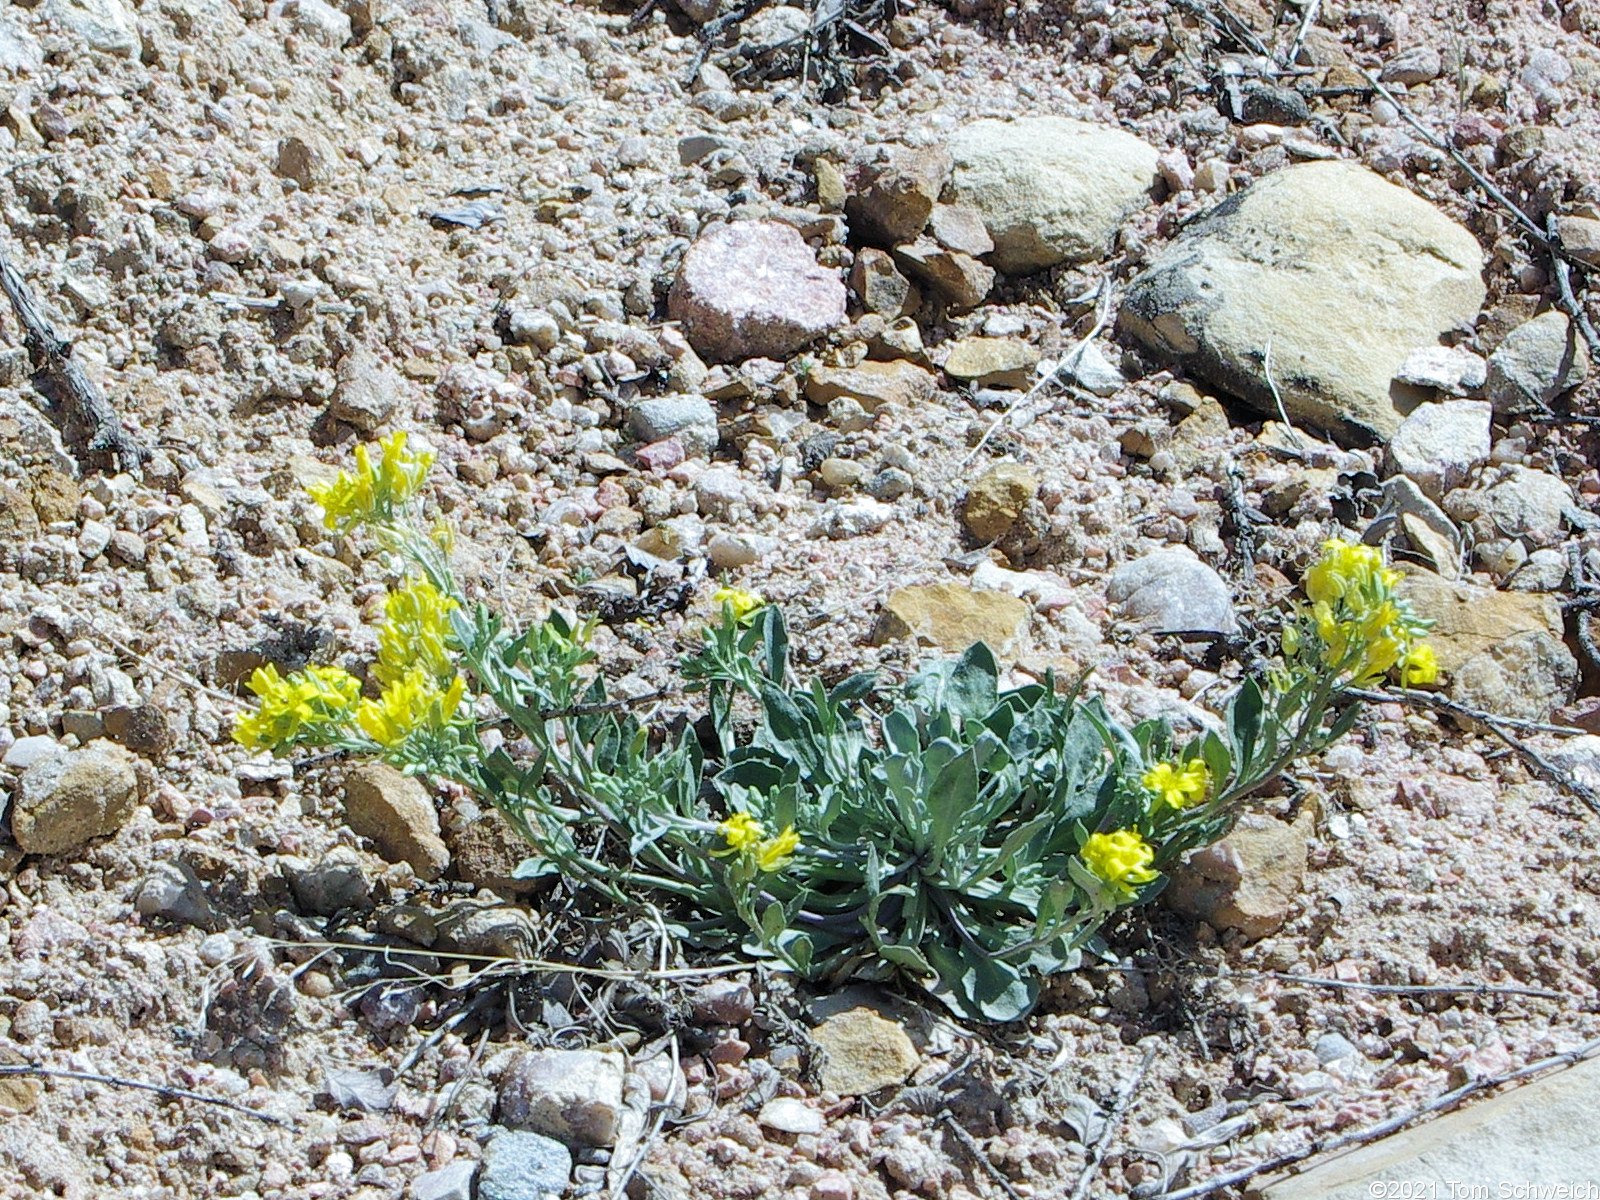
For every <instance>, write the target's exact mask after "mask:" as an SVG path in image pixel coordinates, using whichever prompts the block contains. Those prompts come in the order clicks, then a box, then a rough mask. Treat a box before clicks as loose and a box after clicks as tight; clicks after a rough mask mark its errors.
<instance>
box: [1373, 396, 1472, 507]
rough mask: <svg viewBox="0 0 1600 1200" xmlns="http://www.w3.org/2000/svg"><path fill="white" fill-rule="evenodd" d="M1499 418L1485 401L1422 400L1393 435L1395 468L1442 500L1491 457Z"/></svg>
mask: <svg viewBox="0 0 1600 1200" xmlns="http://www.w3.org/2000/svg"><path fill="white" fill-rule="evenodd" d="M1493 419H1494V410H1493V408H1492V407H1490V405H1489V404H1488V403H1486V402H1485V401H1482V400H1441V401H1439V402H1438V403H1434V404H1422V405H1418V406H1417V408H1416V409H1415V411H1413V412H1412V413H1411V415H1410V416H1408V417H1407V418H1406V419H1405V420H1404V421H1402V422H1400V428H1398V429H1397V430H1395V433H1394V437H1393V438H1391V439H1390V440H1389V458H1390V460H1391V461H1392V462H1393V464H1394V467H1395V470H1397V471H1399V472H1401V473H1402V474H1403V475H1405V476H1406V478H1408V479H1410V480H1411V481H1412V482H1413V483H1415V484H1416V485H1417V486H1418V487H1420V488H1421V489H1422V490H1423V491H1424V492H1425V493H1427V495H1428V496H1429V497H1430V498H1431V499H1433V500H1439V499H1441V498H1443V496H1444V494H1445V493H1446V492H1448V491H1450V490H1451V489H1453V488H1458V487H1460V486H1461V485H1462V484H1463V483H1465V482H1466V481H1467V476H1468V475H1469V474H1470V473H1471V472H1472V471H1473V470H1475V469H1476V468H1478V467H1481V466H1482V465H1483V464H1484V463H1486V462H1488V461H1489V451H1490V449H1491V447H1492V443H1491V441H1490V424H1491V423H1492V421H1493Z"/></svg>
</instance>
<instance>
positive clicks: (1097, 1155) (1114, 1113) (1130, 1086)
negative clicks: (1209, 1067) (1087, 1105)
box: [1072, 1046, 1156, 1200]
mask: <svg viewBox="0 0 1600 1200" xmlns="http://www.w3.org/2000/svg"><path fill="white" fill-rule="evenodd" d="M1155 1057H1156V1048H1155V1047H1154V1046H1151V1047H1150V1048H1149V1049H1148V1050H1146V1051H1145V1052H1144V1058H1143V1060H1141V1061H1140V1063H1139V1069H1138V1070H1136V1071H1135V1072H1134V1073H1133V1075H1132V1076H1131V1077H1130V1078H1129V1079H1128V1082H1127V1083H1125V1084H1124V1085H1123V1087H1122V1090H1121V1091H1120V1092H1118V1093H1117V1102H1116V1103H1115V1104H1113V1105H1112V1106H1111V1112H1110V1113H1109V1114H1108V1115H1107V1117H1106V1123H1105V1125H1104V1126H1102V1127H1101V1130H1100V1136H1099V1137H1098V1138H1096V1139H1095V1143H1094V1145H1093V1146H1092V1147H1090V1149H1089V1156H1088V1158H1087V1159H1085V1160H1084V1164H1083V1171H1082V1173H1080V1174H1079V1176H1078V1182H1077V1184H1076V1185H1075V1186H1074V1187H1073V1189H1072V1200H1083V1198H1084V1197H1085V1196H1087V1195H1088V1194H1089V1185H1090V1184H1091V1183H1092V1182H1094V1176H1095V1168H1096V1167H1098V1166H1099V1165H1100V1163H1101V1161H1102V1160H1103V1159H1104V1158H1105V1156H1106V1149H1107V1147H1109V1146H1110V1145H1111V1139H1112V1138H1113V1137H1115V1136H1116V1132H1117V1130H1118V1129H1119V1128H1121V1126H1122V1118H1123V1117H1125V1116H1127V1115H1128V1106H1129V1105H1130V1104H1132V1103H1133V1094H1134V1093H1135V1092H1137V1091H1138V1090H1139V1085H1140V1084H1141V1083H1143V1082H1144V1077H1145V1072H1147V1071H1149V1070H1150V1064H1151V1063H1152V1062H1153V1061H1155Z"/></svg>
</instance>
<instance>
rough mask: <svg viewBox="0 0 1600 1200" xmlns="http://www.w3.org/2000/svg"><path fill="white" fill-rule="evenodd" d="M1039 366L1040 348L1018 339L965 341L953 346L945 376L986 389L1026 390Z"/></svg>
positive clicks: (983, 338) (973, 338) (976, 338)
mask: <svg viewBox="0 0 1600 1200" xmlns="http://www.w3.org/2000/svg"><path fill="white" fill-rule="evenodd" d="M1038 365H1039V348H1038V347H1037V346H1034V345H1031V344H1030V343H1028V342H1024V341H1021V340H1019V339H1017V338H988V337H969V338H962V339H961V340H960V341H958V342H957V343H956V344H955V345H953V346H952V347H950V355H949V357H948V358H947V359H945V364H944V370H945V374H946V375H949V376H950V377H951V378H953V379H960V380H962V381H963V382H967V383H975V384H978V385H979V386H983V387H1015V388H1025V387H1027V386H1029V384H1031V383H1032V382H1033V377H1034V368H1035V367H1037V366H1038Z"/></svg>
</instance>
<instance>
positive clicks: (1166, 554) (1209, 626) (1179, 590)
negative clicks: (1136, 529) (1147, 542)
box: [1106, 546, 1239, 635]
mask: <svg viewBox="0 0 1600 1200" xmlns="http://www.w3.org/2000/svg"><path fill="white" fill-rule="evenodd" d="M1106 599H1107V600H1109V601H1111V602H1112V603H1113V604H1120V605H1121V606H1122V615H1123V616H1124V617H1127V618H1130V619H1133V620H1136V621H1138V622H1139V623H1140V625H1142V626H1143V627H1144V628H1145V629H1147V630H1149V631H1150V632H1151V633H1195V634H1222V635H1229V634H1234V633H1237V632H1238V631H1239V621H1238V618H1237V617H1235V616H1234V612H1233V597H1232V596H1231V595H1230V594H1229V592H1228V585H1227V584H1226V583H1224V582H1223V581H1222V576H1220V575H1218V574H1217V573H1216V572H1215V571H1213V570H1212V569H1211V568H1210V567H1208V566H1207V565H1206V564H1205V563H1203V562H1201V561H1200V560H1199V559H1198V558H1197V557H1195V555H1194V552H1193V551H1191V550H1189V549H1187V548H1186V547H1183V546H1174V547H1172V548H1171V549H1167V550H1156V551H1153V552H1152V553H1150V554H1147V555H1145V556H1144V557H1143V558H1141V559H1137V560H1135V561H1134V562H1130V563H1124V564H1123V565H1122V566H1120V567H1118V568H1117V569H1116V570H1115V571H1113V572H1112V573H1111V580H1110V582H1109V583H1108V584H1107V585H1106Z"/></svg>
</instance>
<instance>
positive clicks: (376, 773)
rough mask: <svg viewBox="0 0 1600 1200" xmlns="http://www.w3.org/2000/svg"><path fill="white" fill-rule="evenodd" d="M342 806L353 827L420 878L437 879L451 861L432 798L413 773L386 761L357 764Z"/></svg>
mask: <svg viewBox="0 0 1600 1200" xmlns="http://www.w3.org/2000/svg"><path fill="white" fill-rule="evenodd" d="M344 810H345V822H346V824H348V825H349V826H350V828H351V829H352V830H353V831H354V832H355V833H357V834H359V835H360V836H361V837H364V838H370V839H371V840H372V842H373V844H374V845H376V846H377V848H378V853H379V854H381V855H383V857H384V858H385V859H387V860H388V861H389V862H403V863H410V864H411V869H412V870H413V871H415V872H416V873H417V878H418V879H422V880H432V879H437V878H438V877H439V876H440V875H442V874H443V873H444V871H445V868H446V867H448V866H449V865H450V851H449V850H447V849H446V848H445V844H444V842H443V840H441V839H440V837H439V814H438V813H437V812H436V811H435V809H434V806H433V798H432V797H431V796H429V795H428V790H427V789H426V788H425V787H423V786H422V784H421V783H420V782H419V781H418V780H416V779H415V778H413V777H411V776H409V775H403V774H401V773H400V772H399V771H397V770H395V769H394V768H393V767H391V766H389V765H388V764H386V763H365V764H363V765H361V766H358V767H356V768H354V769H352V770H351V771H350V772H349V773H348V774H347V775H346V776H345V780H344Z"/></svg>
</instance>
